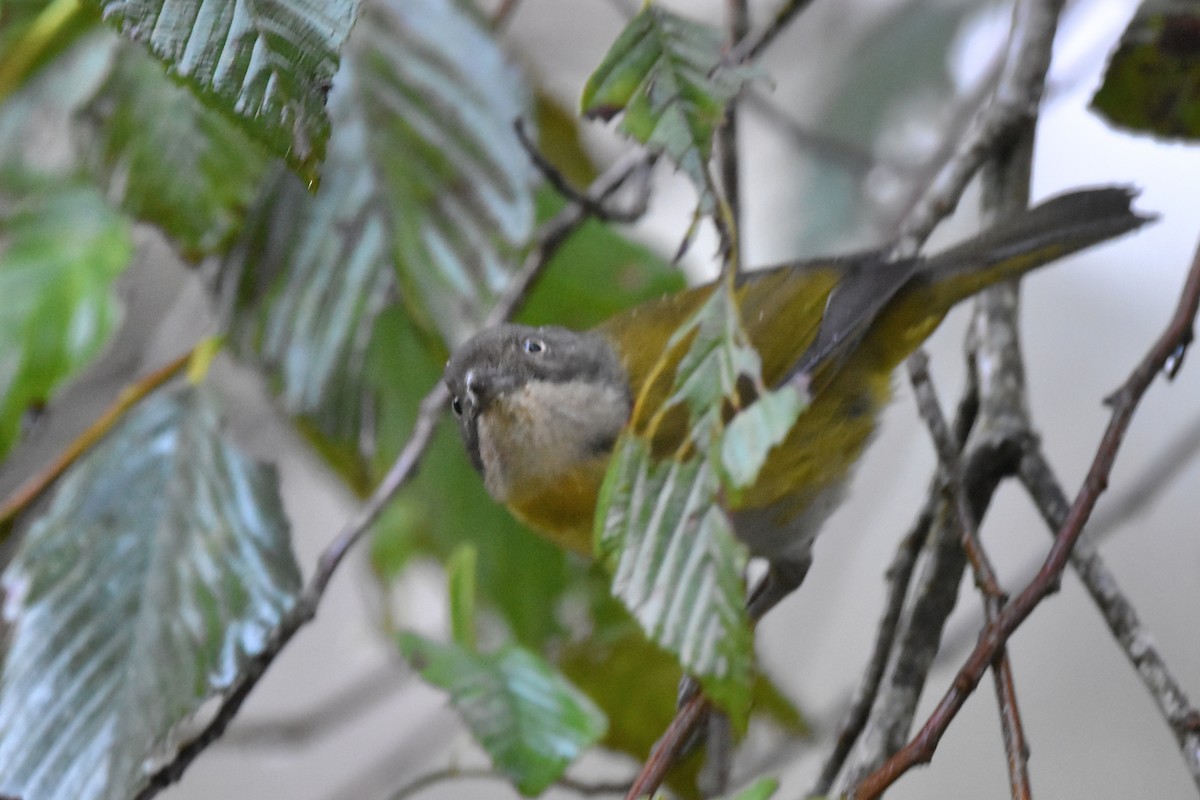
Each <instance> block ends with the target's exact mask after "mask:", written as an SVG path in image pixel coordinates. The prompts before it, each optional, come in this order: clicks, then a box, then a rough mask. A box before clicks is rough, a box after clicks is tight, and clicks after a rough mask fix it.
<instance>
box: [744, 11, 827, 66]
mask: <svg viewBox="0 0 1200 800" xmlns="http://www.w3.org/2000/svg"><path fill="white" fill-rule="evenodd" d="M811 3H812V0H784V2H783V3H782V4H781V5H780V6H779V8H778V9H776V10H775V16H774V17H772V18H771V21H770V22H769V23H767V27H765V28H763V30H762V31H761V32H760V33H759V34H758V35H757V36H755V37H753V38H750V39H745V40H743V41H742V43H741V44H739V45H738V46H737V47H736V48H734V50H733V52H732V53H730V55H729V59H730V61H732V62H733V63H735V64H738V63H741V62H743V61H753V60H754V59H756V58H758V57H759V56H760V55H762V52H763V50H766V49H767V48H768V47H770V46H771V43H772V42H773V41H775V37H777V36H778V35H779V34H781V33H783V30H784V28H786V27H787V26H788V24H789V23H791V21H792V20H793V19H795V18H796V15H797V14H799V13H800V12H801V11H803V10H804V9H806V8H808V6H809V5H810V4H811Z"/></svg>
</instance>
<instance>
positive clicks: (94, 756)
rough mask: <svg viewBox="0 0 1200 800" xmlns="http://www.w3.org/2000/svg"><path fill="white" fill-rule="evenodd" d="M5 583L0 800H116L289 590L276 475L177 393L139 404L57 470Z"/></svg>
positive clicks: (239, 665)
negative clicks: (9, 798) (7, 636)
mask: <svg viewBox="0 0 1200 800" xmlns="http://www.w3.org/2000/svg"><path fill="white" fill-rule="evenodd" d="M0 582H2V584H3V589H4V594H5V605H4V607H5V609H6V615H7V621H8V623H9V624H10V625H11V626H12V634H11V637H12V638H11V647H10V649H9V651H8V655H7V659H6V661H5V663H4V669H3V673H2V674H0V793H6V794H10V795H14V796H18V797H21V798H24V800H57V799H58V798H62V800H92V799H93V798H112V800H117V799H118V798H128V797H132V796H134V795H135V794H137V792H138V790H139V789H140V788H142V787H143V786H144V785H145V783H146V778H147V776H148V774H149V773H150V772H151V771H152V770H153V769H154V767H155V765H156V764H160V763H161V762H162V761H163V760H165V759H168V758H170V757H171V755H172V754H173V752H174V748H175V747H176V746H177V743H176V742H175V741H174V740H173V739H172V737H171V733H172V731H173V730H174V729H175V728H176V726H177V725H178V724H179V723H180V722H181V721H182V720H184V719H185V718H187V717H188V716H189V715H191V714H193V713H195V712H196V711H197V710H198V709H199V708H200V706H201V705H202V704H203V703H204V702H205V701H206V700H207V699H209V698H212V697H214V696H219V695H221V694H222V693H224V692H226V691H228V690H229V689H230V688H231V687H233V686H234V685H235V684H236V682H237V680H238V678H239V675H240V674H241V672H242V670H243V669H244V668H245V666H246V664H247V663H248V662H249V661H250V660H252V659H253V658H254V657H255V656H256V655H257V654H258V653H260V652H262V650H263V648H264V647H265V646H266V645H267V642H268V638H269V636H270V632H271V631H272V629H273V628H274V627H275V626H276V625H277V624H278V623H279V621H280V619H281V618H282V617H283V616H284V615H285V614H287V613H288V611H289V610H290V609H291V608H292V607H293V605H294V603H295V599H296V595H297V592H298V590H299V588H300V575H299V571H298V569H297V566H296V562H295V560H294V558H293V556H292V553H291V550H290V545H289V542H288V532H287V523H286V521H285V520H284V516H283V509H282V507H281V503H280V499H279V495H278V491H277V481H276V477H275V473H274V471H273V470H272V469H270V468H268V467H264V466H261V465H257V464H254V463H252V462H250V461H249V460H247V459H246V457H245V456H243V455H242V454H241V453H239V452H238V451H237V450H235V449H234V448H233V447H232V446H231V445H230V444H229V443H227V442H226V441H225V440H224V439H223V438H221V435H220V432H219V428H218V421H217V418H216V414H215V413H214V411H213V409H212V408H211V407H210V405H209V404H208V402H207V401H206V400H205V398H204V397H203V395H202V394H200V391H199V390H195V389H186V390H184V391H181V392H177V393H175V394H160V395H155V396H152V397H151V398H150V399H148V400H147V401H145V402H143V403H142V404H141V405H140V406H139V407H137V408H136V409H135V410H134V411H133V412H131V414H130V415H129V416H128V417H127V418H126V419H125V420H124V421H122V422H121V423H120V424H119V425H118V426H117V427H116V428H115V429H114V430H113V431H112V432H110V433H109V435H108V436H107V438H106V439H105V440H104V441H103V442H102V443H101V444H99V445H98V446H97V447H96V448H95V449H94V450H92V451H91V452H90V453H89V454H87V455H86V456H85V457H84V458H83V459H82V460H81V461H79V462H78V463H77V464H76V465H75V466H74V467H73V468H71V470H70V471H68V473H67V474H66V475H65V476H64V477H63V479H62V480H61V482H60V483H59V485H58V488H57V490H56V491H55V493H54V496H53V499H52V500H51V502H50V505H49V508H48V510H47V511H46V513H45V514H44V515H43V516H42V517H40V518H39V519H38V520H36V521H35V522H34V523H33V525H32V526H31V527H30V529H29V531H28V533H27V535H26V537H25V538H24V540H23V541H22V543H21V546H20V548H19V550H18V552H17V553H16V555H15V557H14V559H13V561H12V562H11V563H10V564H9V566H8V568H7V569H6V570H5V572H4V574H3V577H2V579H0Z"/></svg>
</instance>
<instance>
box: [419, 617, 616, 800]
mask: <svg viewBox="0 0 1200 800" xmlns="http://www.w3.org/2000/svg"><path fill="white" fill-rule="evenodd" d="M399 643H400V649H401V651H402V652H403V653H404V657H405V658H406V659H408V661H409V662H410V663H411V664H412V665H413V666H414V668H415V669H417V670H418V671H419V672H420V673H421V677H422V678H424V679H425V680H426V681H428V682H429V683H432V684H433V685H435V686H438V687H440V688H442V689H445V690H446V691H447V692H449V693H450V700H451V702H452V703H453V704H454V706H455V708H457V709H458V711H459V713H460V714H462V717H463V720H464V721H465V722H466V723H467V726H468V727H469V728H470V729H471V732H472V734H474V736H475V740H476V741H477V742H479V744H480V746H481V747H483V749H484V750H486V751H487V753H488V755H490V756H491V758H492V763H493V765H494V766H495V767H496V769H498V770H500V771H502V772H504V773H505V774H506V775H508V776H509V777H510V778H512V780H513V783H514V784H515V785H516V787H517V789H519V790H520V791H521V793H522V794H525V795H535V794H539V793H541V792H542V791H544V790H545V789H547V788H548V787H549V786H550V785H551V784H553V783H554V782H555V781H556V780H558V779H559V778H560V777H561V776H562V774H563V772H564V771H565V770H566V768H567V767H568V766H570V765H571V764H572V763H573V762H574V761H575V760H576V759H577V758H578V757H579V755H580V754H581V753H582V752H583V751H584V750H585V749H587V748H588V747H590V746H591V745H593V744H595V743H596V741H598V740H599V739H600V737H601V736H603V735H604V730H605V726H606V722H605V719H604V714H603V713H602V712H601V711H600V710H599V709H598V708H596V705H595V704H594V703H593V702H592V701H591V700H589V699H588V697H587V695H585V694H583V693H582V692H580V691H579V690H578V689H576V688H575V687H574V686H572V685H571V684H570V683H569V682H568V681H567V680H566V679H565V678H563V677H562V676H561V675H559V674H558V673H557V672H555V671H554V670H553V669H552V668H551V667H550V666H549V665H548V664H546V663H545V662H544V661H542V659H540V658H538V657H537V656H535V655H534V654H533V653H531V652H529V651H528V650H525V649H524V648H521V647H516V646H510V647H506V648H504V649H502V650H500V651H499V652H496V653H492V654H486V655H484V654H478V653H473V652H470V651H468V650H465V649H463V648H461V647H459V646H457V645H447V644H439V643H437V642H433V641H430V640H429V639H425V638H423V637H421V636H417V635H416V634H412V633H405V634H401V635H400V639H399Z"/></svg>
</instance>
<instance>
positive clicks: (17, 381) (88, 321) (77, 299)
mask: <svg viewBox="0 0 1200 800" xmlns="http://www.w3.org/2000/svg"><path fill="white" fill-rule="evenodd" d="M5 201H7V202H5ZM0 202H4V204H5V205H6V206H7V208H5V207H4V206H0V295H3V297H4V302H3V304H0V455H3V454H5V453H7V452H8V450H9V449H10V448H11V447H12V445H13V442H15V441H16V440H17V437H18V434H19V432H20V429H21V424H22V419H23V418H24V416H25V414H26V413H27V412H29V411H31V410H36V409H38V408H40V407H42V406H44V405H45V404H46V403H47V401H48V400H49V399H50V397H51V395H52V394H53V392H54V390H55V389H56V388H57V387H58V386H59V384H60V383H62V381H63V380H65V379H66V378H68V377H70V376H71V375H73V374H75V373H77V372H78V371H79V370H80V369H81V368H82V367H83V366H84V365H85V364H87V362H88V361H89V360H90V359H91V358H92V357H93V356H94V355H95V354H96V353H97V351H99V349H100V348H101V346H102V345H103V344H104V342H105V340H106V339H107V337H108V334H109V332H110V331H111V330H112V328H113V326H114V324H115V323H116V321H117V318H118V316H119V311H118V307H117V303H116V300H115V298H114V297H113V296H112V291H111V289H112V283H113V281H114V280H115V279H116V278H117V276H118V275H120V274H121V271H122V270H123V269H124V268H125V265H126V263H127V262H128V261H129V258H130V255H131V254H132V247H133V245H132V242H131V241H130V231H129V223H128V222H127V221H125V220H124V219H122V218H121V217H120V216H119V215H118V214H117V213H115V212H114V211H113V210H112V209H110V208H109V207H108V206H106V205H105V204H104V202H103V200H102V199H101V197H100V196H99V194H98V193H97V192H96V190H95V189H93V188H91V187H88V186H82V185H79V184H77V183H74V182H67V181H57V180H50V181H45V182H43V181H35V182H34V184H33V185H32V186H30V187H29V190H28V191H27V192H23V193H22V194H21V195H20V196H17V197H8V198H3V197H0Z"/></svg>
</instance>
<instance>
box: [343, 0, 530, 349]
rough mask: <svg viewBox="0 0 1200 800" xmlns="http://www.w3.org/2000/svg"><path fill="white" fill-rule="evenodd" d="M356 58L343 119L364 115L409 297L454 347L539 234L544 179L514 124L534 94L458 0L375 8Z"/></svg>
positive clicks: (365, 141)
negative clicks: (538, 195)
mask: <svg viewBox="0 0 1200 800" xmlns="http://www.w3.org/2000/svg"><path fill="white" fill-rule="evenodd" d="M348 60H349V61H350V67H351V70H350V71H349V74H348V75H346V76H345V82H346V85H347V86H346V92H345V95H338V96H337V97H335V98H334V100H335V103H334V105H335V109H336V112H337V113H338V116H339V120H340V119H342V118H343V117H354V118H357V120H358V123H357V124H358V126H359V127H357V130H356V132H357V134H358V137H359V138H358V141H357V142H356V148H357V150H358V152H359V158H360V159H361V160H362V162H363V168H364V169H367V170H369V171H370V174H371V175H372V176H373V180H374V181H375V190H376V192H377V193H378V196H379V200H380V201H382V202H383V204H384V205H385V209H386V213H387V215H388V216H387V221H388V228H389V230H388V233H389V245H390V247H391V248H392V253H393V256H394V258H395V260H396V264H397V267H398V274H399V277H400V288H401V299H402V300H403V302H404V303H405V304H406V306H407V307H408V309H409V310H410V312H412V313H413V314H414V315H415V316H416V317H417V318H418V319H420V320H422V321H423V322H424V323H425V324H426V325H427V326H428V327H432V328H433V329H434V330H436V331H438V332H439V333H440V334H441V336H442V338H443V339H444V340H445V341H446V342H447V344H448V345H450V346H451V347H453V346H455V345H457V344H458V343H460V342H461V341H463V340H464V339H466V338H467V337H468V336H470V334H471V333H472V331H474V330H475V329H476V328H477V327H478V325H479V324H480V323H481V322H482V321H483V319H484V317H485V316H486V315H487V312H488V311H489V310H490V309H491V306H492V304H493V303H494V301H495V300H496V298H497V297H499V295H500V293H501V292H502V291H503V290H504V287H505V286H506V285H507V284H508V281H509V280H510V279H511V277H512V272H513V269H514V267H515V262H516V258H517V255H518V253H519V251H520V250H521V248H522V247H523V246H524V245H525V243H526V241H527V240H528V238H529V236H530V234H531V233H532V231H533V220H534V205H533V186H534V183H535V180H536V175H535V173H534V171H533V168H532V166H531V165H530V162H529V157H528V155H527V154H526V153H525V151H524V149H523V148H522V147H521V144H520V141H519V140H518V138H517V135H516V131H515V130H514V129H513V123H514V121H515V120H516V119H518V118H520V117H527V116H528V115H529V113H530V111H531V109H532V98H531V96H530V94H529V92H528V89H527V88H526V87H525V84H524V81H523V78H522V76H521V75H520V73H519V72H518V71H517V70H516V69H515V68H514V67H513V65H512V64H511V62H510V61H509V60H508V59H507V57H506V56H505V55H504V53H503V52H502V51H501V50H500V49H499V47H498V46H497V45H496V42H495V41H494V40H493V39H492V38H491V35H490V33H489V32H487V31H486V30H484V29H483V28H482V27H481V26H480V24H479V23H478V22H477V21H476V20H475V19H474V18H473V17H471V16H470V15H468V14H467V13H466V12H465V11H463V10H462V9H461V8H459V6H458V5H456V4H455V3H454V2H452V0H381V1H380V2H377V3H373V4H371V5H369V6H367V7H366V8H364V9H363V20H362V21H361V22H360V24H359V25H358V26H357V27H356V29H355V33H354V36H353V37H352V39H351V47H350V51H349V54H348ZM340 80H341V78H339V81H340Z"/></svg>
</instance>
